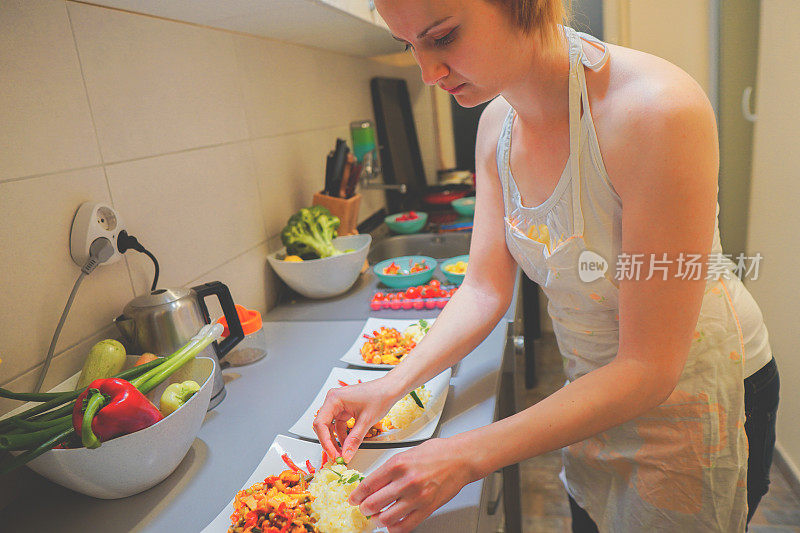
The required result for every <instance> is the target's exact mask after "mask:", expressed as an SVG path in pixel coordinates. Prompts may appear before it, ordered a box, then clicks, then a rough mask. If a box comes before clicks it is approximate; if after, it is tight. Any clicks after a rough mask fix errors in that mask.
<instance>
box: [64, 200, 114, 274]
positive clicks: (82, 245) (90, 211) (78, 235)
mask: <svg viewBox="0 0 800 533" xmlns="http://www.w3.org/2000/svg"><path fill="white" fill-rule="evenodd" d="M124 229H125V224H123V222H122V219H121V218H120V216H119V214H118V213H117V212H116V211H115V210H114V208H113V207H111V206H109V205H107V204H99V203H95V202H85V203H83V204H81V206H80V207H79V208H78V212H77V213H75V218H74V219H73V220H72V229H71V230H70V234H69V253H70V255H71V256H72V260H73V261H75V263H76V264H77V265H78V266H79V267H83V265H85V264H86V262H87V261H88V260H89V247H90V246H91V245H92V243H93V242H94V241H95V239H98V238H100V237H105V238H107V239H108V240H110V241H111V244H113V245H114V255H113V256H111V258H110V259H109V260H108V261H106V262H105V263H101V264H103V265H109V264H111V263H115V262H117V261H119V258H120V257H122V254H120V253H119V250H118V248H117V237H118V236H119V233H120V232H121V231H122V230H124Z"/></svg>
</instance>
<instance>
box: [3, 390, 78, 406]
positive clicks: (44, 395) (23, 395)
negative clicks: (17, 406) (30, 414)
mask: <svg viewBox="0 0 800 533" xmlns="http://www.w3.org/2000/svg"><path fill="white" fill-rule="evenodd" d="M72 392H73V391H64V392H14V391H10V390H8V389H4V388H2V387H0V398H8V399H9V400H25V401H28V402H46V401H49V400H53V399H56V398H62V397H65V396H69V395H70V394H72ZM76 397H77V396H76Z"/></svg>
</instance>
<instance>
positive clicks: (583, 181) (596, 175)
mask: <svg viewBox="0 0 800 533" xmlns="http://www.w3.org/2000/svg"><path fill="white" fill-rule="evenodd" d="M576 33H578V32H576ZM578 35H580V36H581V38H583V39H584V40H591V41H593V42H596V43H599V44H602V46H603V47H604V51H605V53H604V55H603V58H602V59H601V60H600V61H598V62H597V63H596V64H594V65H590V64H588V62H587V61H586V60H585V58H584V59H583V64H584V65H585V66H587V67H589V68H592V69H594V70H599V69H600V68H602V67H603V65H604V64H605V61H606V59H607V57H608V48H607V47H606V46H605V44H604V43H602V42H601V41H598V40H597V39H595V38H594V37H592V36H590V35H586V34H582V33H578ZM580 78H581V92H582V95H583V104H584V108H585V110H586V111H588V110H589V103H588V96H586V95H587V94H588V92H587V88H586V84H585V78H584V77H583V76H581V77H580ZM515 117H516V113H515V112H514V110H513V109H510V110H509V112H508V114H507V116H506V119H505V122H504V124H503V128H502V130H501V133H500V138H499V140H498V143H497V170H498V173H499V175H500V176H501V177H505V178H506V179H503V180H501V181H503V182H506V183H507V191H504V193H507V194H508V195H509V196H510V197H509V198H508V200H509V202H508V203H510V204H511V205H513V206H514V207H515V208H516V209H517V210H518V211H519V212H520V213H521V214H522V215H524V216H523V217H522V218H524V219H525V220H526V222H527V223H528V224H527V227H526V228H525V233H527V234H528V235H529V236H531V235H532V233H531V232H533V234H536V233H538V231H537V229H535V228H532V226H533V225H541V224H544V225H546V226H547V228H548V230H549V235H548V237H549V243H548V246H549V248H550V249H554V248H555V247H556V246H558V244H559V243H561V242H563V241H564V240H565V239H566V238H568V236H570V235H573V234H574V233H575V228H574V227H573V226H574V217H573V212H574V210H575V209H576V208H577V209H578V210H579V211H580V212H582V217H583V238H584V240H585V241H586V243H587V245H588V246H589V248H590V249H591V250H593V251H595V252H597V253H598V254H599V255H600V256H602V257H603V258H606V260H608V262H609V269H608V271H607V273H606V277H608V278H609V280H611V281H612V283H613V284H614V285H615V286H617V287H618V286H619V283H618V281H617V280H615V279H613V278H614V274H615V272H616V265H615V262H616V258H617V257H619V253H620V247H621V243H622V202H621V200H620V197H619V195H618V194H617V192H616V191H615V190H614V187H613V185H612V184H611V181H610V180H609V178H608V173H607V172H606V169H605V166H604V164H603V157H602V155H601V153H600V145H599V143H598V141H597V133H596V131H595V128H594V123H593V122H592V116H591V112H584V113H583V114H582V116H581V120H580V128H581V130H582V131H581V134H580V139H581V146H580V149H579V150H578V153H577V154H574V153H572V152H574V150H571V154H570V158H573V157H578V158H579V162H578V164H579V167H580V172H579V175H578V176H572V172H571V169H570V162H569V161H568V162H567V164H566V166H565V168H564V170H563V172H562V174H561V177H560V179H559V181H558V183H557V184H556V187H555V189H554V190H553V193H552V194H551V195H550V197H549V198H547V199H546V200H545V201H544V202H542V203H541V204H539V205H537V206H525V205H523V204H522V199H521V196H520V193H519V189H518V188H517V184H516V182H515V181H514V178H513V176H512V174H511V168H510V165H509V158H510V153H511V132H512V126H513V123H514V119H515ZM572 179H579V180H580V187H579V191H580V193H579V196H580V205H579V206H574V205H573V195H572V194H570V191H571V188H570V182H571V181H572ZM504 188H505V187H504ZM717 191H718V192H719V189H717ZM513 211H514V208H511V206H507V208H506V212H507V213H510V214H512V216H513ZM531 223H532V224H531ZM711 253H712V254H719V257H720V258H721V259H722V260H723V261H724V262H725V263H726V264H727V266H728V268H729V269H731V270H732V269H733V268H734V267H735V265H734V264H733V263H732V262H731V261H730V259H728V258H724V256H723V255H722V245H721V243H720V236H719V203H717V205H716V215H715V218H714V238H713V242H712V245H711ZM612 258H614V260H611V259H612ZM728 289H729V290H730V292H731V298H732V300H733V305H734V308H735V310H736V314H737V316H738V320H739V325H740V327H741V333H742V338H743V341H744V352H745V353H744V359H745V362H744V363H745V364H744V375H745V377H748V376H750V375H752V374H754V373H755V372H756V371H758V370H759V369H760V368H761V367H763V366H764V365H765V364H767V363H768V362H769V361H770V360H771V359H772V353H771V350H770V345H769V339H768V334H767V328H766V326H765V324H764V319H763V316H762V314H761V310H760V309H759V307H758V305H757V304H756V302H755V300H754V299H753V297H752V296H751V295H750V292H749V291H748V290H747V289H746V288H745V286H744V284H743V283H742V282H741V280H740V279H739V278H738V277H736V276H733V275H731V277H730V278H729V281H728ZM545 292H546V291H545ZM553 305H554V302H553V301H552V299H551V298H548V314H549V315H550V316H551V318H553V319H554V322H553V325H554V330H555V332H556V335H557V336H558V335H559V333H560V332H561V333H562V334H566V335H569V336H571V337H572V336H577V337H580V336H582V335H585V334H586V333H585V332H586V331H588V328H582V327H581V324H580V321H579V320H578V321H575V322H573V323H572V324H569V323H567V322H565V321H563V320H558V319H557V318H556V316H555V314H554V313H553V309H552V306H553ZM614 316H616V317H618V314H616V315H612V314H610V313H606V317H607V323H608V327H607V328H599V329H606V332H605V333H604V334H603V333H602V332H598V331H597V330H598V328H597V327H592V328H591V330H592V333H591V335H592V338H591V339H586V340H587V341H588V340H590V341H591V343H592V345H593V347H594V350H593V351H594V356H595V357H596V358H597V359H598V360H600V361H602V364H605V363H608V362H609V361H610V360H611V359H613V357H614V356H615V355H616V353H617V349H618V346H619V335H618V334H619V330H618V322H617V320H618V318H616V320H614ZM595 324H596V322H595ZM567 330H569V331H567Z"/></svg>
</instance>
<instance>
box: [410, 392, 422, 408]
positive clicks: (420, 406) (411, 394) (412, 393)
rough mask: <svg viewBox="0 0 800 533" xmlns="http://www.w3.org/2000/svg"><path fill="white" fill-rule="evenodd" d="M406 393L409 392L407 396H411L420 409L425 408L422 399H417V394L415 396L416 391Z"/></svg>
mask: <svg viewBox="0 0 800 533" xmlns="http://www.w3.org/2000/svg"><path fill="white" fill-rule="evenodd" d="M408 394H409V396H411V399H412V400H414V401H415V402H416V404H417V405H419V408H420V409H425V404H424V403H422V400H420V399H419V396H417V392H416V391H413V390H412V391H411V392H409V393H408Z"/></svg>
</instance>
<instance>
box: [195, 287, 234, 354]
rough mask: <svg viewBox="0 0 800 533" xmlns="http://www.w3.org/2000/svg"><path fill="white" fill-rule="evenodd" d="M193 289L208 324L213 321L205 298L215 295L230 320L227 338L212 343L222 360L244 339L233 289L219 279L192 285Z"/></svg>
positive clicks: (226, 317)
mask: <svg viewBox="0 0 800 533" xmlns="http://www.w3.org/2000/svg"><path fill="white" fill-rule="evenodd" d="M192 290H193V291H194V292H195V293H197V303H198V305H199V306H200V311H201V312H202V313H203V318H204V319H205V321H206V323H207V324H210V323H211V316H210V315H209V314H208V307H206V301H205V299H206V297H208V296H212V295H213V296H216V297H217V299H218V300H219V305H220V307H222V312H223V313H224V314H225V320H227V321H228V331H230V335H228V338H227V339H224V340H222V341H220V342H219V343H217V342H215V343H214V344H212V346H214V351H215V352H216V353H217V359H219V360H222V358H223V357H225V356H226V355H227V354H228V352H230V351H231V349H232V348H233V347H234V346H236V345H237V344H239V343H240V342H241V341H242V339H244V330H243V329H242V323H241V322H240V321H239V313H237V312H236V306H235V305H234V304H233V297H232V296H231V291H229V290H228V287H227V286H226V285H225V284H224V283H221V282H219V281H212V282H210V283H204V284H202V285H198V286H196V287H192Z"/></svg>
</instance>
